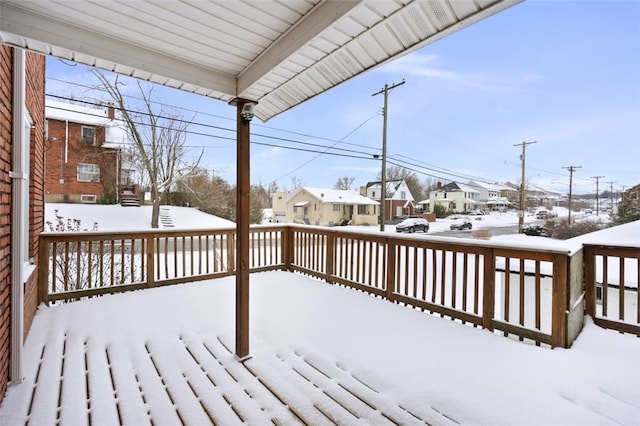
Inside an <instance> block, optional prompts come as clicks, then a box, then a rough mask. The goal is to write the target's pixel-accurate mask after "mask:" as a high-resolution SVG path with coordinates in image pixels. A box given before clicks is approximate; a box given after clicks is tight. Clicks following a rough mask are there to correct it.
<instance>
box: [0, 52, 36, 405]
mask: <svg viewBox="0 0 640 426" xmlns="http://www.w3.org/2000/svg"><path fill="white" fill-rule="evenodd" d="M12 52H13V51H12V49H11V48H10V47H8V46H4V45H0V399H1V398H2V397H4V393H5V391H6V388H7V382H8V380H9V363H10V354H11V335H10V334H11V222H12V221H11V193H12V190H11V184H12V183H11V178H10V177H9V171H10V170H11V169H12V167H11V161H12V132H11V127H12V113H13V108H12V93H13V83H12V81H13V75H12V73H13V53H12ZM26 66H27V72H28V75H27V86H26V96H27V99H26V103H27V108H28V110H29V113H30V114H31V117H32V118H33V120H34V129H33V130H32V131H31V153H30V155H31V164H30V168H31V176H30V211H29V214H30V218H31V220H30V226H29V240H30V241H29V247H30V255H31V256H34V257H35V258H36V259H37V256H36V254H37V252H38V236H39V234H40V231H41V230H42V222H43V214H44V200H43V177H44V156H43V152H44V150H43V143H44V73H45V68H44V66H45V60H44V57H43V56H41V55H37V54H32V53H28V54H27V58H26ZM36 274H37V270H36V271H35V272H34V275H32V276H31V277H28V279H27V284H26V288H25V337H26V332H27V331H28V330H29V327H30V325H31V321H32V319H33V317H34V315H35V310H36V306H37V286H36V280H35V278H36Z"/></svg>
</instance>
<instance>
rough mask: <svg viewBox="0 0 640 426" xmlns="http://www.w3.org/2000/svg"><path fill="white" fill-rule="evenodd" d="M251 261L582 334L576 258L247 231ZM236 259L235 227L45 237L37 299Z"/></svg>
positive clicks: (532, 336) (536, 329) (205, 269)
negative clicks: (248, 232)
mask: <svg viewBox="0 0 640 426" xmlns="http://www.w3.org/2000/svg"><path fill="white" fill-rule="evenodd" d="M249 260H250V265H249V267H250V270H251V272H257V271H267V270H276V269H281V270H289V271H296V272H299V273H303V274H307V275H310V276H313V277H317V278H320V279H323V280H325V281H327V282H328V283H333V284H338V285H343V286H347V287H351V288H355V289H358V290H360V291H364V292H367V293H370V294H372V295H375V296H377V297H381V298H386V299H388V300H390V301H392V302H395V303H401V304H405V305H407V306H411V307H414V308H416V309H421V310H424V311H429V312H431V313H434V314H439V315H441V316H446V317H449V318H452V319H454V320H457V321H460V322H462V323H468V324H471V325H473V326H476V327H483V328H486V329H489V330H498V331H500V332H502V333H504V334H505V335H510V336H517V337H518V338H519V339H521V340H525V339H527V340H531V341H533V342H535V343H536V344H548V345H551V346H553V347H556V346H560V347H568V346H570V345H571V342H572V341H573V340H574V339H575V337H576V336H577V335H578V333H579V332H580V330H581V326H582V319H583V313H584V309H583V304H582V301H583V299H584V298H583V295H584V294H583V291H582V288H583V287H582V282H583V279H582V251H580V252H578V253H573V254H570V253H568V252H567V251H561V250H536V249H530V248H518V247H505V246H500V245H491V244H487V242H486V241H468V242H462V241H457V240H456V241H453V240H451V239H445V238H436V237H429V238H424V237H423V238H414V237H411V236H410V237H402V236H396V235H392V234H377V233H376V234H374V233H370V234H368V233H355V232H345V231H343V230H341V229H340V228H319V227H311V226H296V225H287V226H260V227H252V228H251V230H250V248H249ZM234 261H235V258H234V232H233V230H232V229H226V230H197V231H160V232H159V231H147V232H136V233H108V234H107V233H99V232H88V233H73V234H71V233H57V234H53V233H43V234H42V235H41V240H40V260H39V265H41V266H40V272H39V273H40V276H39V286H40V299H41V301H43V302H46V303H49V302H52V301H61V300H74V299H79V298H83V297H91V296H94V295H99V294H105V293H112V292H119V291H128V290H133V289H139V288H149V287H155V286H159V285H166V284H177V283H182V282H191V281H196V280H205V279H212V278H217V277H221V276H228V275H233V274H234V272H235V265H234Z"/></svg>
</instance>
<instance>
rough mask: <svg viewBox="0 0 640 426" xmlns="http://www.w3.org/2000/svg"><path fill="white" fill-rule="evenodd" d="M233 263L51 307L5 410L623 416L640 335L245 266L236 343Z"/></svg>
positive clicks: (633, 391)
mask: <svg viewBox="0 0 640 426" xmlns="http://www.w3.org/2000/svg"><path fill="white" fill-rule="evenodd" d="M234 289H235V281H234V278H233V277H229V278H223V279H218V280H213V281H205V282H200V283H193V284H184V285H178V286H171V287H164V288H157V289H151V290H144V291H138V292H132V293H126V294H120V295H113V296H105V297H101V298H96V299H91V300H85V301H80V302H74V303H70V304H67V305H62V306H57V307H44V306H43V307H41V308H40V310H39V311H38V314H37V315H36V319H35V322H34V325H33V328H32V329H31V332H30V334H29V337H28V339H27V342H26V347H25V354H26V360H25V363H26V365H25V370H26V378H25V381H24V382H23V383H22V384H19V385H16V386H13V387H11V388H10V389H9V391H8V393H7V396H6V399H5V401H4V403H3V405H2V407H1V408H0V423H1V424H3V425H4V424H7V425H14V424H25V423H27V422H28V423H29V424H37V425H41V424H56V422H59V423H60V424H73V425H80V424H89V423H91V424H106V425H110V424H132V425H140V424H155V425H175V424H188V425H200V424H213V423H215V424H225V425H226V424H238V423H241V422H242V420H244V421H246V423H248V424H266V423H271V422H273V423H275V424H298V423H307V424H314V425H315V424H333V423H332V422H335V423H337V424H425V423H428V424H441V425H452V424H505V425H507V424H508V425H514V424H532V425H540V424H544V425H551V424H557V425H572V424H575V425H586V424H626V425H634V424H638V423H639V421H640V386H638V384H639V383H640V364H639V363H638V359H640V339H638V338H636V337H632V336H629V335H622V334H618V333H616V332H613V331H607V330H603V329H600V328H598V327H596V326H594V325H593V324H592V323H590V322H588V323H587V324H586V328H585V330H584V332H583V333H582V334H581V335H580V337H579V338H578V340H577V341H576V342H575V343H574V345H573V347H572V348H571V349H569V350H563V349H554V350H549V349H544V348H540V347H535V346H530V345H526V344H523V343H520V342H516V341H512V340H509V339H505V338H504V337H502V336H498V335H494V334H492V333H491V332H489V331H483V330H478V329H473V328H471V327H468V326H464V325H461V324H458V323H456V322H453V321H451V320H448V319H442V318H440V317H435V316H431V315H429V314H426V313H423V312H420V311H417V310H412V309H409V308H406V307H403V306H400V305H395V304H393V303H390V302H388V301H385V300H380V299H375V298H373V297H371V296H367V295H365V294H363V293H359V292H356V291H353V290H348V289H344V288H341V287H337V286H331V285H328V284H325V283H323V282H319V281H317V280H313V279H310V278H307V277H304V276H301V275H298V274H292V273H287V272H266V273H257V274H252V275H251V354H252V358H251V359H249V360H248V361H246V362H244V363H240V362H238V361H237V360H236V359H235V357H234V356H233V355H232V351H233V341H234V338H233V336H234V300H235V299H234V297H235V295H234V294H235V293H234V291H235V290H234Z"/></svg>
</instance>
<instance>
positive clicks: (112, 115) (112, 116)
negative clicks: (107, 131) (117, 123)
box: [107, 102, 116, 120]
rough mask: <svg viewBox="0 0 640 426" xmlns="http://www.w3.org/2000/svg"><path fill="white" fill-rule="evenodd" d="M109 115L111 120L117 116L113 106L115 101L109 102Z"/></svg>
mask: <svg viewBox="0 0 640 426" xmlns="http://www.w3.org/2000/svg"><path fill="white" fill-rule="evenodd" d="M107 117H109V120H113V119H114V118H116V112H115V109H114V108H113V102H109V103H108V104H107Z"/></svg>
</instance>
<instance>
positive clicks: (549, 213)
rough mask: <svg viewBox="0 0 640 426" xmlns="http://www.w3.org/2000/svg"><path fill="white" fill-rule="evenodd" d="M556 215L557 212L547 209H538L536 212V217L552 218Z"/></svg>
mask: <svg viewBox="0 0 640 426" xmlns="http://www.w3.org/2000/svg"><path fill="white" fill-rule="evenodd" d="M554 217H558V213H556V212H554V211H549V210H539V211H538V212H537V213H536V219H552V218H554Z"/></svg>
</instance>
